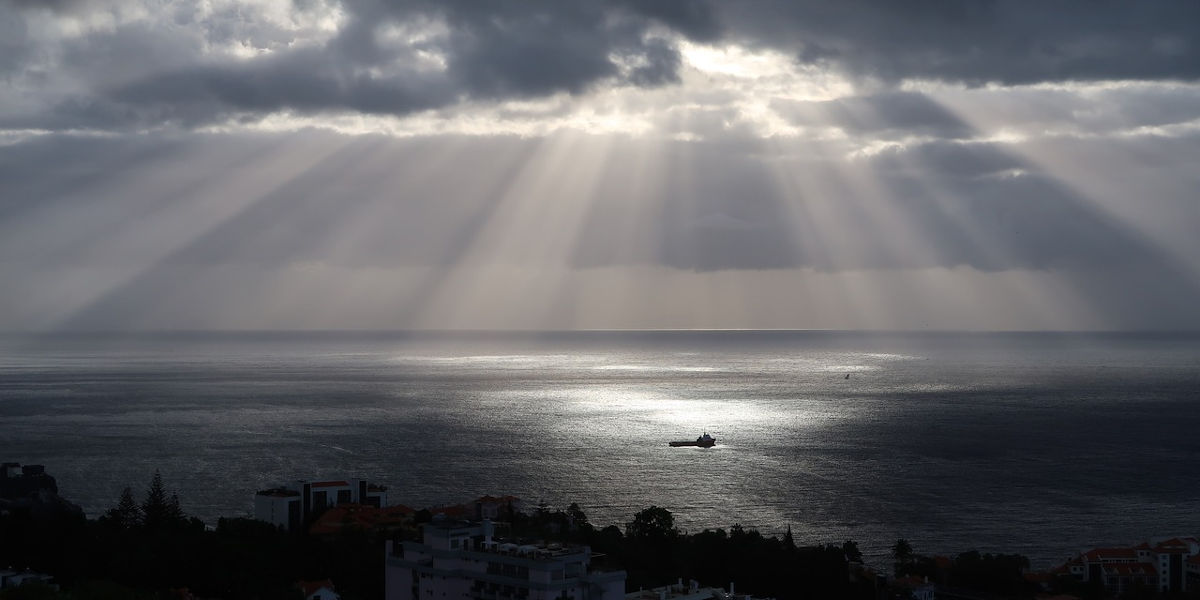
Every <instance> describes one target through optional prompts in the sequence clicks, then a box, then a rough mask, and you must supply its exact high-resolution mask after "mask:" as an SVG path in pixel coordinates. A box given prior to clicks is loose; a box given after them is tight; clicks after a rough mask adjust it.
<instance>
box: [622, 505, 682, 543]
mask: <svg viewBox="0 0 1200 600" xmlns="http://www.w3.org/2000/svg"><path fill="white" fill-rule="evenodd" d="M625 534H626V535H627V536H629V537H630V538H633V539H640V540H647V541H648V540H673V539H675V538H677V537H679V530H678V529H675V515H672V514H671V511H669V510H667V509H665V508H660V507H658V506H651V507H650V508H646V509H643V510H642V511H640V512H638V513H637V514H636V515H634V516H633V521H632V522H631V523H629V525H627V526H626V527H625Z"/></svg>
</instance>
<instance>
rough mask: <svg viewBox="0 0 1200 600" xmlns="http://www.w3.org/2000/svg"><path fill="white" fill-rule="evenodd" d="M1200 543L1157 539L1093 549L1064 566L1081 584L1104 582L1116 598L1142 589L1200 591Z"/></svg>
mask: <svg viewBox="0 0 1200 600" xmlns="http://www.w3.org/2000/svg"><path fill="white" fill-rule="evenodd" d="M1198 555H1200V540H1198V539H1197V538H1195V537H1171V538H1156V539H1151V540H1147V541H1145V542H1141V543H1139V544H1136V545H1132V546H1118V547H1110V548H1093V549H1091V550H1087V551H1084V552H1082V553H1080V555H1079V556H1078V557H1076V558H1074V559H1071V560H1070V561H1068V562H1067V563H1066V564H1065V565H1063V567H1062V569H1064V570H1067V571H1068V572H1070V573H1071V575H1073V576H1075V577H1076V578H1077V579H1079V580H1080V581H1085V582H1086V581H1100V582H1102V583H1103V584H1104V586H1105V587H1106V588H1107V589H1108V590H1109V591H1110V592H1111V593H1114V594H1122V593H1125V592H1126V591H1130V590H1133V589H1136V588H1138V587H1148V588H1152V589H1154V590H1157V591H1160V592H1186V591H1187V590H1188V589H1189V588H1190V589H1200V561H1198V562H1194V563H1193V562H1191V561H1192V560H1193V559H1194V558H1196V557H1197V556H1198Z"/></svg>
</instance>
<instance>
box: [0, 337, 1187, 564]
mask: <svg viewBox="0 0 1200 600" xmlns="http://www.w3.org/2000/svg"><path fill="white" fill-rule="evenodd" d="M847 375H849V378H847ZM706 431H707V432H708V433H710V434H712V435H714V436H715V437H716V438H717V439H718V445H717V446H716V447H715V448H711V449H700V448H670V447H668V445H667V442H668V441H671V440H676V439H694V438H695V437H696V436H699V435H700V434H701V433H703V432H706ZM0 460H3V461H18V462H21V463H37V464H44V465H46V468H47V470H48V471H49V472H50V473H51V474H52V475H54V476H55V477H56V478H57V479H58V483H59V487H60V491H61V494H62V495H63V496H64V497H66V498H68V499H70V500H72V501H74V502H76V503H77V504H79V505H81V506H82V507H83V508H84V510H85V511H86V512H87V513H88V514H89V515H91V516H97V515H99V514H101V513H102V512H103V511H104V510H106V509H107V508H109V507H111V506H113V505H115V504H116V503H117V500H118V498H119V496H120V492H121V490H122V488H124V487H126V486H131V487H132V488H133V489H134V490H135V492H136V493H138V494H139V495H140V494H141V493H143V490H145V488H146V486H147V485H148V484H149V481H150V478H151V476H152V474H153V473H154V471H155V470H158V471H160V472H161V473H162V476H163V479H164V481H165V483H166V485H167V487H168V488H171V489H173V490H175V491H177V492H178V494H179V497H180V500H181V503H182V505H183V508H184V510H185V511H187V512H188V513H189V514H192V515H195V516H198V517H200V518H201V519H204V520H205V521H207V522H209V523H215V522H216V520H217V518H219V517H221V516H248V515H250V513H251V512H252V506H253V494H254V491H255V490H257V489H262V488H265V487H269V486H273V485H278V484H281V483H284V482H289V481H294V480H297V479H326V478H337V479H341V478H348V477H365V478H368V479H370V480H372V481H375V482H378V483H382V484H385V485H387V486H388V487H389V499H390V500H391V501H392V502H397V503H403V504H407V505H410V506H414V507H423V506H431V505H438V504H447V503H456V502H463V501H467V500H470V499H472V498H474V497H477V496H480V495H483V494H494V495H500V494H513V495H516V496H519V497H521V498H523V499H525V500H526V502H527V503H528V504H529V505H533V504H536V503H537V502H538V501H545V502H546V503H548V504H550V505H551V506H555V507H565V506H566V505H567V504H569V503H571V502H578V503H579V504H580V506H581V507H582V508H583V509H584V511H585V512H587V513H588V515H589V517H590V519H591V520H592V522H593V523H596V524H599V525H607V524H618V525H620V524H623V523H625V522H627V521H629V520H630V519H631V518H632V515H633V514H634V513H635V512H637V511H638V510H640V509H642V508H645V507H647V506H650V505H658V506H664V507H666V508H668V509H670V510H671V511H672V512H673V513H674V515H675V517H676V520H677V524H678V525H679V526H680V527H681V528H683V529H685V530H687V531H689V532H698V531H700V530H703V529H705V528H717V527H725V528H728V527H729V526H730V525H733V524H735V523H738V524H741V525H743V526H745V527H754V528H758V529H759V530H760V531H762V532H764V533H766V534H768V535H770V534H778V533H780V532H782V531H783V529H784V528H785V527H786V526H788V525H790V526H791V528H792V530H793V532H794V535H795V537H796V539H797V541H798V542H800V543H838V544H840V543H841V542H842V541H843V540H847V539H853V540H856V541H858V542H859V544H860V546H861V547H862V548H863V549H864V551H865V552H866V553H867V556H868V561H869V562H874V563H876V564H878V565H884V564H886V555H887V553H888V549H889V548H890V546H891V545H892V544H894V543H895V541H896V539H897V538H900V537H903V538H906V539H908V540H909V541H910V542H911V544H912V545H913V547H914V549H915V550H916V551H917V552H918V553H931V554H932V553H946V554H954V553H958V552H962V551H965V550H970V549H978V550H980V551H983V552H1019V553H1023V554H1026V555H1027V556H1029V557H1030V558H1031V560H1032V561H1033V564H1034V566H1035V567H1036V566H1049V565H1050V564H1052V563H1054V562H1056V561H1061V560H1062V559H1064V558H1066V557H1067V556H1068V555H1069V554H1071V553H1073V552H1077V551H1078V550H1080V549H1082V548H1084V547H1089V546H1093V545H1097V544H1112V543H1124V542H1133V541H1137V540H1140V539H1144V538H1147V537H1151V536H1159V535H1175V534H1200V517H1198V515H1200V336H1198V335H1189V334H1047V333H1003V334H980V333H970V334H950V333H921V334H913V333H909V334H884V333H851V332H801V331H787V332H763V331H709V332H575V333H504V334H501V333H274V334H263V333H254V334H249V333H228V334H154V335H53V336H6V337H0Z"/></svg>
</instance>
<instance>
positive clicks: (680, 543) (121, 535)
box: [0, 474, 1158, 600]
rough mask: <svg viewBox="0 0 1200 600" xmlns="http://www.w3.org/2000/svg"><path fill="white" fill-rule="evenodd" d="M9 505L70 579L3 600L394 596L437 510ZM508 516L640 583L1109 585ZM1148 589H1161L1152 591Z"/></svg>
mask: <svg viewBox="0 0 1200 600" xmlns="http://www.w3.org/2000/svg"><path fill="white" fill-rule="evenodd" d="M0 508H3V510H0V569H3V568H5V567H7V568H9V569H18V570H19V569H31V570H34V571H39V572H42V573H46V574H49V575H52V576H53V577H54V581H55V582H56V583H57V584H58V586H59V588H60V589H59V590H57V591H56V590H54V589H52V588H50V587H46V586H40V585H31V586H24V587H21V588H13V589H9V590H4V591H0V600H8V599H17V598H72V599H107V598H147V599H149V598H178V597H185V594H183V593H181V592H180V590H183V589H186V590H187V593H190V594H192V595H193V596H194V597H198V598H223V599H227V600H235V599H243V598H244V599H262V600H269V599H276V598H279V599H289V600H295V599H296V598H298V597H300V595H299V592H298V590H297V588H296V582H297V581H300V580H318V579H326V578H328V579H331V580H332V581H334V582H336V585H337V588H338V591H339V592H340V593H341V595H342V597H343V598H345V599H346V600H356V599H376V598H382V597H383V595H384V589H383V586H384V576H383V573H384V554H385V553H384V545H385V541H387V540H389V539H415V538H416V536H417V534H418V531H419V525H420V524H421V522H423V521H428V520H429V519H430V518H432V515H431V514H430V512H429V511H425V510H423V511H417V512H416V513H415V514H414V515H413V518H412V519H411V520H410V521H409V522H408V523H404V524H401V525H399V526H395V525H394V524H393V526H389V527H386V528H368V529H364V528H355V527H346V528H345V529H344V530H343V531H340V532H338V533H336V534H333V535H328V534H326V535H321V536H314V535H308V534H306V533H287V532H284V531H282V530H279V529H276V528H275V527H273V526H271V525H269V524H267V523H263V522H260V521H255V520H250V519H221V520H220V521H219V522H218V523H217V526H216V527H215V528H209V527H206V526H205V524H204V523H202V522H200V521H199V520H197V519H194V518H189V517H188V516H187V515H185V514H184V513H183V512H182V511H181V510H180V509H179V502H178V499H177V498H175V497H174V496H171V495H169V494H168V493H167V492H166V491H165V489H164V487H163V484H162V481H161V478H160V477H159V476H158V475H157V474H156V475H155V476H154V478H153V480H152V483H151V485H150V488H149V489H148V490H147V491H146V494H145V499H144V500H143V501H142V502H137V501H135V500H134V498H133V495H132V493H131V492H129V491H128V490H127V491H126V493H125V494H124V495H123V497H122V498H121V499H120V502H119V503H118V505H117V506H115V507H114V508H113V509H111V510H109V511H108V512H107V513H106V514H105V515H104V516H102V517H100V518H99V519H94V520H92V519H87V518H85V517H84V516H83V514H82V512H81V511H79V510H78V509H77V508H75V507H74V506H73V505H71V504H70V503H68V502H66V501H63V500H61V499H59V498H57V496H56V495H53V494H51V495H46V494H43V497H42V498H39V499H36V500H32V501H28V502H21V503H9V504H7V505H5V506H2V507H0ZM507 520H508V521H509V522H508V524H507V525H506V526H504V527H503V529H506V530H507V531H505V533H506V535H509V536H511V537H513V538H517V539H527V540H547V541H561V542H571V543H580V544H586V545H590V546H591V547H592V551H593V553H594V554H595V555H596V559H595V561H594V566H595V567H599V568H605V569H623V570H625V571H626V572H627V580H626V587H627V589H630V590H636V589H639V588H642V587H654V586H660V585H665V584H668V583H673V582H675V581H676V580H677V578H683V579H685V580H691V579H694V580H697V581H699V582H700V584H701V585H704V586H712V587H727V586H729V584H730V583H731V582H736V585H737V591H738V593H741V594H753V595H755V596H758V597H773V598H779V599H781V600H791V599H802V598H863V599H875V598H893V597H895V598H905V597H911V588H905V587H903V586H898V585H896V582H897V581H905V580H907V581H909V582H922V581H933V582H936V583H938V584H940V585H941V586H942V587H941V589H942V592H941V597H951V596H953V594H954V593H955V592H957V593H959V594H961V596H959V597H971V598H987V599H991V598H1033V597H1034V596H1035V595H1036V594H1037V593H1039V592H1054V593H1071V594H1073V595H1075V596H1076V597H1080V598H1103V597H1105V593H1104V590H1103V589H1102V588H1094V587H1092V588H1088V587H1083V586H1082V585H1081V584H1078V583H1076V582H1074V580H1072V579H1071V578H1070V577H1060V578H1057V579H1055V578H1049V579H1048V580H1045V581H1043V582H1041V584H1040V587H1039V584H1037V583H1034V582H1031V581H1030V579H1029V578H1027V577H1026V576H1025V575H1024V573H1023V572H1024V570H1025V569H1026V568H1027V567H1028V561H1026V560H1025V559H1024V558H1023V557H1021V556H1018V555H981V554H979V553H978V552H966V553H963V554H960V555H959V556H958V557H956V558H954V559H948V558H941V559H937V560H935V559H932V558H927V557H922V556H919V555H917V554H915V553H914V552H913V550H912V547H911V546H910V545H909V544H908V542H906V541H904V540H899V541H897V544H896V548H895V550H894V553H893V554H894V558H895V561H896V562H895V564H894V565H893V567H894V568H893V570H892V572H889V573H887V574H886V575H887V576H886V577H884V576H879V575H876V574H875V573H873V572H872V571H871V570H870V569H866V568H864V567H863V566H862V565H861V562H860V561H861V558H862V556H861V554H860V553H859V552H858V549H857V546H856V544H855V543H854V542H852V541H847V542H844V543H840V544H836V545H827V546H809V547H799V546H796V545H795V544H794V543H793V541H792V538H791V532H790V530H789V531H788V533H787V534H785V535H784V536H783V538H782V539H780V538H777V537H765V536H763V535H761V534H759V533H758V532H757V531H754V530H747V529H744V528H742V527H740V526H738V525H734V526H732V527H731V528H729V529H728V530H724V529H717V530H705V531H702V532H700V533H696V534H690V535H689V534H686V533H684V532H681V531H679V530H678V529H677V528H676V527H675V525H674V519H673V517H672V515H671V513H670V511H668V510H666V509H663V508H659V507H649V508H647V509H645V510H643V511H641V512H639V513H638V514H636V515H634V516H633V519H632V521H630V522H629V523H627V524H626V526H625V527H624V529H622V528H619V527H616V526H607V527H604V528H597V527H594V526H592V525H591V524H590V523H589V522H588V519H587V516H586V515H585V514H584V513H583V511H582V510H581V509H580V508H579V507H578V506H577V505H574V504H572V505H571V506H570V507H569V508H567V509H566V510H554V509H551V508H550V507H547V506H544V505H543V506H539V507H538V508H537V510H536V511H534V512H533V513H532V514H522V513H519V512H512V513H511V514H510V515H508V519H507ZM889 582H890V583H889ZM1134 597H1146V598H1151V597H1158V596H1157V594H1156V593H1151V592H1149V591H1146V593H1145V594H1138V595H1135V596H1134Z"/></svg>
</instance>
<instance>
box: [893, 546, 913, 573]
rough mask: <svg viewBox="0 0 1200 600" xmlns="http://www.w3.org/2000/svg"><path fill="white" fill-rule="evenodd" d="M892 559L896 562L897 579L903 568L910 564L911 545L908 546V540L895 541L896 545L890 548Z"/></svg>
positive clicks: (911, 556)
mask: <svg viewBox="0 0 1200 600" xmlns="http://www.w3.org/2000/svg"><path fill="white" fill-rule="evenodd" d="M892 558H893V559H895V560H896V576H897V577H899V576H900V575H901V574H902V573H903V571H904V570H905V569H904V568H905V567H907V566H908V565H909V563H911V562H912V559H913V549H912V544H909V543H908V540H906V539H904V538H900V539H898V540H896V545H894V546H892Z"/></svg>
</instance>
